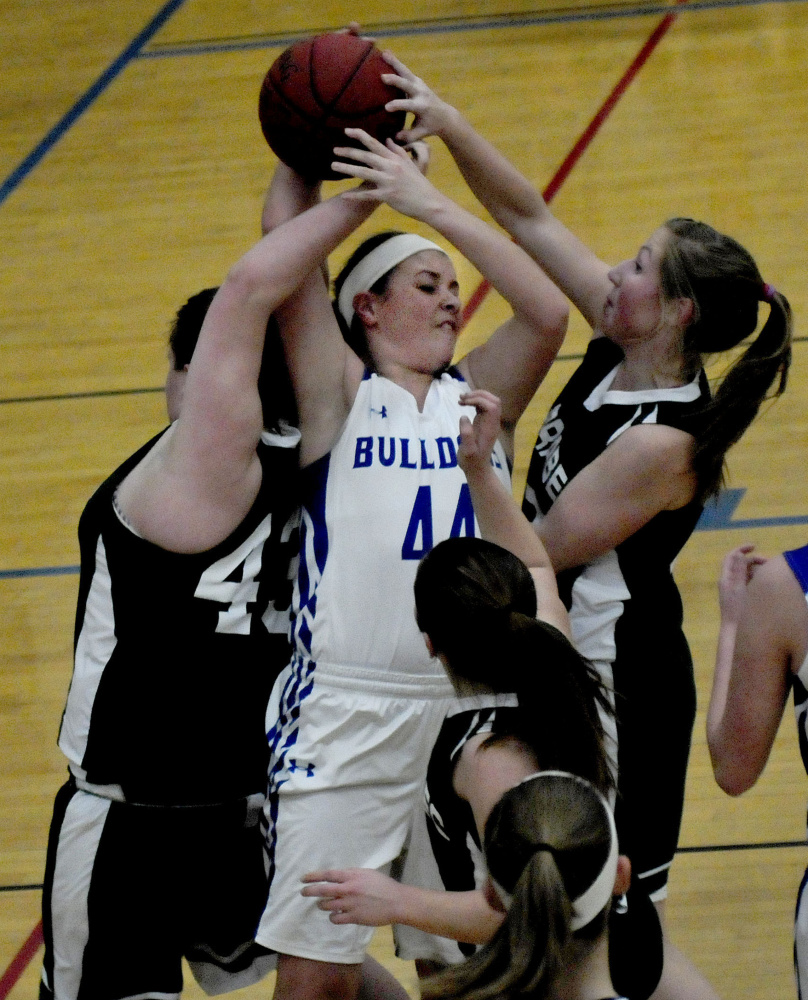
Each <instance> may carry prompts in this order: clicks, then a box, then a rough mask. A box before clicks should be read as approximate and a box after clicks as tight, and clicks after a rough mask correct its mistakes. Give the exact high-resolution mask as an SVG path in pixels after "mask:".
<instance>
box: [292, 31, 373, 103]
mask: <svg viewBox="0 0 808 1000" xmlns="http://www.w3.org/2000/svg"><path fill="white" fill-rule="evenodd" d="M373 48H374V46H373V42H371V43H370V45H368V47H367V48H366V49H365V52H364V54H363V55H362V58H361V59H360V60H359V62H358V63H357V64H356V65H355V66H354V68H353V72H352V73H351V75H350V76H349V77H348V79H347V80H346V81H345V83H344V84H343V85H342V89H341V90H340V91H339V92H338V93H337V95H336V97H334V99H333V100H332V101H331V102H330V103H327V102H324V101H321V100H320V93H319V91H318V90H317V88H316V87H315V85H314V46H313V45H312V47H311V52H310V54H309V85H310V89H311V92H312V94H313V96H314V98H315V100H316V101H317V103H318V104H319V105H320V107H321V108H322V109H323V111H324V112H325V113H326V114H330V113H331V112H332V111H333V110H334V108H335V107H336V106H337V104H338V103H339V99H340V98H341V97H342V95H343V94H344V93H345V91H346V90H347V89H348V87H350V85H351V83H352V82H353V80H354V77H355V76H356V74H357V73H358V72H359V70H360V69H361V68H362V67H363V66H364V65H365V63H366V62H367V61H368V58H369V57H370V53H371V52H372V51H373ZM379 107H382V108H383V107H384V105H383V104H382V105H380V106H379ZM378 110H379V108H373V109H372V111H373V112H375V111H378ZM367 113H368V111H367V110H365V109H363V110H362V112H361V114H360V113H358V112H357V113H356V114H354V115H342V117H344V118H362V117H364V115H366V114H367Z"/></svg>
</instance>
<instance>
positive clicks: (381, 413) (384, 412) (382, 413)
mask: <svg viewBox="0 0 808 1000" xmlns="http://www.w3.org/2000/svg"><path fill="white" fill-rule="evenodd" d="M370 412H371V413H378V414H379V416H380V417H381V418H382V420H383V419H384V418H385V417H386V416H387V407H386V406H383V407H382V408H381V409H380V410H374V409H373V407H372V406H371V408H370Z"/></svg>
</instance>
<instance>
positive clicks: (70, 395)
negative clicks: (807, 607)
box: [0, 337, 808, 406]
mask: <svg viewBox="0 0 808 1000" xmlns="http://www.w3.org/2000/svg"><path fill="white" fill-rule="evenodd" d="M806 341H808V337H795V338H794V340H793V343H795V344H800V343H805V342H806ZM583 357H584V356H583V354H559V355H558V357H557V358H556V359H555V361H554V362H553V364H557V363H558V362H561V361H582V360H583ZM155 392H165V388H164V387H163V386H162V385H153V386H141V387H139V388H136V389H94V390H93V391H92V392H60V393H53V394H52V395H42V396H6V397H5V398H4V399H0V406H3V405H4V404H6V403H54V402H60V401H61V400H68V399H104V398H106V397H108V396H138V395H146V394H148V393H155Z"/></svg>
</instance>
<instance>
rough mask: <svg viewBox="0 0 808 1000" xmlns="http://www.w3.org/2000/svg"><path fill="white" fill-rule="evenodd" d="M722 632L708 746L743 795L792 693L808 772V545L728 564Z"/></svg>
mask: <svg viewBox="0 0 808 1000" xmlns="http://www.w3.org/2000/svg"><path fill="white" fill-rule="evenodd" d="M719 596H720V605H721V629H720V632H719V637H718V649H717V652H716V661H715V676H714V678H713V690H712V694H711V696H710V707H709V709H708V712H707V743H708V746H709V748H710V756H711V758H712V762H713V772H714V773H715V778H716V781H717V782H718V784H719V785H720V786H721V787H722V788H723V789H724V791H725V792H727V793H728V794H729V795H740V794H742V793H743V792H745V791H747V789H749V788H751V787H752V785H754V783H755V782H756V781H757V779H758V778H759V777H760V775H761V774H762V773H763V769H764V767H765V766H766V761H767V760H768V759H769V753H770V752H771V749H772V746H773V744H774V738H775V736H776V735H777V730H778V728H779V726H780V720H781V719H782V717H783V711H784V710H785V706H786V703H787V701H788V692H789V688H793V690H794V711H795V714H796V719H797V736H798V741H799V747H800V756H801V757H802V763H803V766H804V767H805V770H806V772H808V604H807V603H806V602H807V601H808V545H804V546H803V547H802V548H799V549H792V550H790V551H788V552H783V553H782V555H779V556H774V557H773V558H771V559H768V560H767V559H765V558H763V557H761V556H758V555H757V554H756V553H755V552H754V546H752V545H742V546H740V547H739V548H736V549H733V550H732V552H730V553H729V554H728V555H727V556H726V558H725V559H724V565H723V568H722V572H721V579H720V582H719ZM806 885H808V871H807V872H806V876H804V877H803V879H802V884H801V885H800V890H799V895H798V897H797V908H796V914H795V918H794V972H795V975H796V979H797V993H798V996H799V997H800V998H803V997H808V893H807V892H806Z"/></svg>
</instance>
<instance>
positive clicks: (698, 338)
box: [660, 218, 792, 498]
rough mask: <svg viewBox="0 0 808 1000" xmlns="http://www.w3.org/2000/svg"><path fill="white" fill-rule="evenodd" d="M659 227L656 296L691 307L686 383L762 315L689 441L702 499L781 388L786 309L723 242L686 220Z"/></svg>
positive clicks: (739, 249) (744, 258)
mask: <svg viewBox="0 0 808 1000" xmlns="http://www.w3.org/2000/svg"><path fill="white" fill-rule="evenodd" d="M665 227H666V228H667V229H668V231H669V232H670V234H671V238H670V240H669V241H668V242H667V244H666V247H665V250H664V251H663V255H662V259H661V261H660V276H661V281H662V292H663V295H664V297H665V298H666V299H667V300H674V299H678V298H686V299H690V300H691V301H692V302H693V306H694V310H693V317H692V320H691V322H690V324H689V325H688V327H687V329H686V330H685V334H684V343H683V351H684V356H685V360H686V364H687V366H688V368H689V369H690V374H691V377H692V376H693V375H695V373H696V371H697V370H698V368H699V366H700V365H701V362H702V357H703V356H704V355H705V354H713V353H719V352H723V351H727V350H730V349H732V348H735V347H738V345H740V344H741V342H742V341H744V340H746V338H748V337H751V336H752V335H753V334H754V332H755V329H756V328H757V323H758V306H759V303H761V302H765V303H767V305H768V308H769V315H768V317H767V319H766V322H765V323H764V325H763V327H762V328H761V330H760V332H759V333H758V335H757V337H756V338H755V339H754V340H753V341H752V343H751V344H750V345H749V346H748V347H747V349H746V350H745V352H744V353H743V354H742V355H741V356H740V357H739V358H738V359H737V360H736V361H735V363H734V364H733V365H732V367H731V368H730V369H729V370H728V371H727V373H726V374H725V375H724V378H723V380H722V381H721V384H720V386H719V388H718V390H717V392H716V393H715V396H714V399H713V400H712V401H711V403H710V404H709V405H708V406H707V407H706V412H705V414H704V416H705V418H706V419H705V420H704V421H703V422H702V424H703V426H702V427H701V428H700V429H699V431H698V433H697V435H696V454H695V458H694V467H695V471H696V474H697V477H698V482H699V493H700V495H701V496H702V498H703V497H705V496H709V495H710V494H712V493H715V492H717V491H718V489H719V487H720V485H721V479H722V473H723V465H724V456H725V455H726V452H727V450H728V449H729V448H730V447H731V446H732V445H733V444H735V442H736V441H738V439H739V438H740V437H741V435H742V434H743V432H744V431H745V430H746V428H747V427H748V426H749V424H750V423H751V422H752V421H753V420H754V418H755V416H756V415H757V413H758V410H759V409H760V405H761V403H762V402H763V400H764V399H766V398H767V395H768V393H769V390H770V389H771V388H772V386H774V387H775V388H774V395H779V394H780V393H781V392H783V390H784V389H785V386H786V377H787V374H788V368H789V364H790V362H791V326H792V324H791V307H790V306H789V303H788V300H787V299H786V298H785V296H784V295H782V294H781V293H779V292H777V291H776V289H774V288H772V287H771V286H770V285H768V284H766V283H765V282H764V280H763V277H762V276H761V273H760V271H759V269H758V266H757V264H756V263H755V261H754V260H753V258H752V256H751V254H750V253H749V252H748V251H747V250H746V249H745V248H744V247H743V246H741V244H740V243H738V241H737V240H734V239H733V238H732V237H731V236H726V235H724V234H723V233H719V232H718V231H717V230H715V229H713V227H712V226H709V225H707V224H706V223H703V222H696V221H695V220H693V219H684V218H676V219H670V220H668V222H666V223H665Z"/></svg>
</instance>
